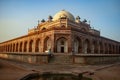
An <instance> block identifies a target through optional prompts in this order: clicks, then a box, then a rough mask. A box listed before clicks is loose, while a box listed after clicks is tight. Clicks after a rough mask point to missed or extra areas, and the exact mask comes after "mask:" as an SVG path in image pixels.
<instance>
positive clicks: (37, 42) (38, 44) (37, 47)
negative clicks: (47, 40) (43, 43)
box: [35, 39, 40, 52]
mask: <svg viewBox="0 0 120 80" xmlns="http://www.w3.org/2000/svg"><path fill="white" fill-rule="evenodd" d="M35 52H40V39H37V40H36V44H35Z"/></svg>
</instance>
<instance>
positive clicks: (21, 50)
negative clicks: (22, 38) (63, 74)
mask: <svg viewBox="0 0 120 80" xmlns="http://www.w3.org/2000/svg"><path fill="white" fill-rule="evenodd" d="M19 51H20V52H22V42H21V43H20V49H19Z"/></svg>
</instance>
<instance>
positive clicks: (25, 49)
mask: <svg viewBox="0 0 120 80" xmlns="http://www.w3.org/2000/svg"><path fill="white" fill-rule="evenodd" d="M24 52H27V41H25V42H24Z"/></svg>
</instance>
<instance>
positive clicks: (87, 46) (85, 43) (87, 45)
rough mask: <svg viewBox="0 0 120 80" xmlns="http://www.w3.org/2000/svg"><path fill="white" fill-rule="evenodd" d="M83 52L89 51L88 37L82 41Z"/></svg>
mask: <svg viewBox="0 0 120 80" xmlns="http://www.w3.org/2000/svg"><path fill="white" fill-rule="evenodd" d="M84 53H90V42H89V40H88V39H86V40H85V41H84Z"/></svg>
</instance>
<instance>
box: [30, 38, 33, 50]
mask: <svg viewBox="0 0 120 80" xmlns="http://www.w3.org/2000/svg"><path fill="white" fill-rule="evenodd" d="M32 51H33V40H31V41H30V42H29V52H32Z"/></svg>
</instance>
